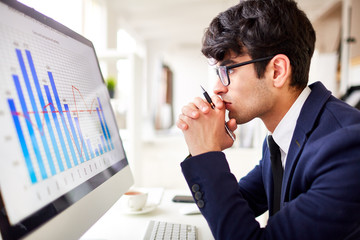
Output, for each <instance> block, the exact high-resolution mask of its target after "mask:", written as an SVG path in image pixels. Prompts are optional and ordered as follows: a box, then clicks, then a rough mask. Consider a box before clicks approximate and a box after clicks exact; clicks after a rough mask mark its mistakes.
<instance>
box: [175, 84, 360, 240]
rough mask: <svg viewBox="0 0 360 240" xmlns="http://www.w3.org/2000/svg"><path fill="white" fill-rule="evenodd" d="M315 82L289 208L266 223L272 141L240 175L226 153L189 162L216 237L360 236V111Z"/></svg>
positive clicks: (300, 128)
mask: <svg viewBox="0 0 360 240" xmlns="http://www.w3.org/2000/svg"><path fill="white" fill-rule="evenodd" d="M310 88H311V89H312V91H311V94H310V95H309V97H308V99H307V100H306V102H305V103H304V106H303V108H302V110H301V113H300V116H299V118H298V120H297V124H296V127H295V131H294V134H293V137H292V140H291V144H290V148H289V152H288V156H287V160H286V166H285V170H284V176H283V184H282V193H281V209H280V211H279V212H277V213H276V214H275V215H273V216H271V217H270V218H269V220H268V223H267V225H266V227H265V228H260V226H259V224H258V222H257V221H256V219H255V217H256V216H258V215H260V214H262V213H264V212H265V211H266V210H269V211H270V215H271V213H272V208H271V206H272V199H273V180H272V172H271V162H270V153H269V149H268V146H267V144H266V141H264V144H263V150H262V159H261V160H260V162H259V164H258V165H257V166H256V167H255V168H254V169H253V170H252V171H251V172H250V173H248V175H247V176H245V177H244V178H242V179H241V180H240V181H239V182H237V180H236V178H235V177H234V175H233V174H232V173H231V172H230V169H229V166H228V163H227V161H226V157H225V155H224V154H223V153H222V152H209V153H205V154H201V155H198V156H195V157H191V158H188V159H186V160H184V161H183V162H182V163H181V167H182V171H183V174H184V176H185V178H186V180H187V182H188V185H189V187H190V189H191V190H192V192H193V196H194V198H195V199H196V201H197V203H198V206H199V208H200V210H201V212H202V214H203V215H204V217H205V218H206V220H207V222H208V224H209V226H210V229H211V231H212V233H213V235H214V237H215V238H216V239H276V240H280V239H291V240H296V239H299V240H309V239H316V240H322V239H324V240H325V239H326V240H329V239H360V112H359V111H358V110H356V109H355V108H352V107H350V106H349V105H347V104H345V103H344V102H342V101H340V100H338V99H336V98H335V97H333V96H332V95H331V93H330V92H329V91H328V90H327V89H326V88H325V87H324V86H323V85H322V84H321V83H319V82H317V83H315V84H313V85H311V86H310ZM241 161H244V160H241ZM269 206H270V207H269Z"/></svg>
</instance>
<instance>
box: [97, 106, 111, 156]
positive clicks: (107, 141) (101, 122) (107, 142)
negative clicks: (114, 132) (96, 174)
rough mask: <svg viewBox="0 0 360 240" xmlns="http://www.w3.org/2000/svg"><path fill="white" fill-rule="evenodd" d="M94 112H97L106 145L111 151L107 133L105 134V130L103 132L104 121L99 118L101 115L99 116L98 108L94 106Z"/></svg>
mask: <svg viewBox="0 0 360 240" xmlns="http://www.w3.org/2000/svg"><path fill="white" fill-rule="evenodd" d="M96 112H97V114H98V117H99V121H100V124H101V128H102V131H103V133H104V136H105V139H106V144H107V147H108V149H109V151H111V148H110V145H109V139H108V137H107V135H106V132H105V127H104V123H103V121H102V119H101V116H100V111H99V108H96ZM104 148H105V146H104ZM105 150H106V148H105Z"/></svg>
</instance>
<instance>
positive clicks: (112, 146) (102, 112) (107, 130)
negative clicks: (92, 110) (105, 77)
mask: <svg viewBox="0 0 360 240" xmlns="http://www.w3.org/2000/svg"><path fill="white" fill-rule="evenodd" d="M97 99H98V102H99V107H100V110H101V115H102V117H103V119H104V124H105V128H106V132H107V134H108V136H109V140H110V143H111V148H112V149H114V144H113V143H112V140H111V135H110V131H109V128H108V126H107V124H106V120H105V115H104V111H103V108H102V106H101V103H100V98H97ZM104 135H105V133H104ZM109 150H110V149H109Z"/></svg>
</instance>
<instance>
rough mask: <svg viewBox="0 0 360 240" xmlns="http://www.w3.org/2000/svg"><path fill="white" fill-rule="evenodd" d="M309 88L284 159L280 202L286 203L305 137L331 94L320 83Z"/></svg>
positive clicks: (312, 127)
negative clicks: (308, 93)
mask: <svg viewBox="0 0 360 240" xmlns="http://www.w3.org/2000/svg"><path fill="white" fill-rule="evenodd" d="M309 87H310V88H311V93H310V95H309V97H308V99H307V100H306V101H305V103H304V106H303V107H302V109H301V112H300V115H299V118H298V120H297V124H296V127H295V131H294V134H293V137H292V140H291V143H290V148H289V152H288V155H287V159H286V166H285V171H284V177H283V184H282V190H281V202H284V201H287V199H285V197H286V196H288V194H289V192H288V191H289V188H290V185H291V179H292V175H293V173H294V171H295V168H296V165H297V162H298V160H299V158H300V155H301V152H302V151H303V149H304V146H305V144H306V141H307V136H309V133H310V132H311V131H312V130H313V129H314V127H315V122H316V119H318V117H319V114H320V112H321V109H322V108H323V107H324V105H325V103H326V101H327V100H328V99H329V97H330V96H331V92H330V91H328V90H327V89H326V88H325V87H324V85H323V84H322V83H320V82H316V83H314V84H312V85H310V86H309Z"/></svg>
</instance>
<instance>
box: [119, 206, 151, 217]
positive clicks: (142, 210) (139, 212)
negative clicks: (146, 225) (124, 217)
mask: <svg viewBox="0 0 360 240" xmlns="http://www.w3.org/2000/svg"><path fill="white" fill-rule="evenodd" d="M156 207H157V206H156V205H146V206H145V207H143V208H142V209H140V210H131V209H128V208H124V209H122V212H123V213H125V214H130V215H137V214H145V213H149V212H151V211H153V210H155V209H156Z"/></svg>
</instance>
